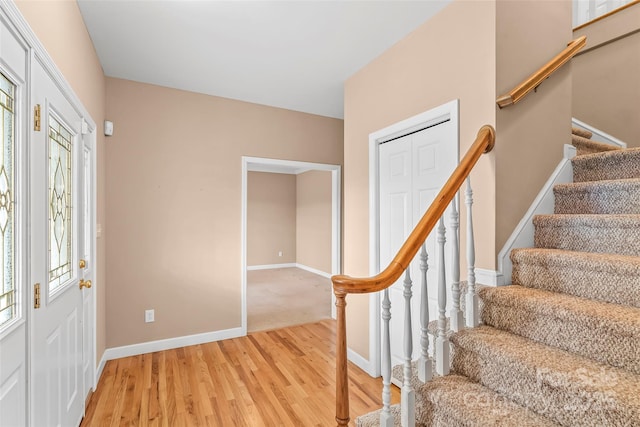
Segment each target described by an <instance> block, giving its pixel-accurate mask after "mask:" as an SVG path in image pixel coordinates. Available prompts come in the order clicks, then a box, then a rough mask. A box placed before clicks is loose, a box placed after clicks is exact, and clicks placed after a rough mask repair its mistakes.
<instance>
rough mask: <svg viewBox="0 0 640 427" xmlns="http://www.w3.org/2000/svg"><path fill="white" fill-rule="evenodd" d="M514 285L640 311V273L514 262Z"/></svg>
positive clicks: (580, 266) (579, 266) (574, 265)
mask: <svg viewBox="0 0 640 427" xmlns="http://www.w3.org/2000/svg"><path fill="white" fill-rule="evenodd" d="M512 280H513V284H516V285H522V286H526V287H529V288H536V289H543V290H546V291H550V292H560V293H563V294H568V295H575V296H578V297H583V298H590V299H595V300H598V301H604V302H610V303H614V304H625V305H630V306H632V307H639V308H640V272H639V274H637V275H621V274H615V273H611V272H607V271H596V270H592V269H589V268H587V267H586V266H582V265H576V264H573V265H569V266H566V267H560V266H548V265H538V264H528V263H520V262H514V263H513V274H512Z"/></svg>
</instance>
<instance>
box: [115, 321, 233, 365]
mask: <svg viewBox="0 0 640 427" xmlns="http://www.w3.org/2000/svg"><path fill="white" fill-rule="evenodd" d="M242 332H243V331H242V328H232V329H224V330H222V331H214V332H205V333H202V334H194V335H186V336H182V337H176V338H168V339H165V340H157V341H148V342H143V343H140V344H132V345H125V346H122V347H113V348H108V349H107V350H106V351H105V352H104V356H103V359H105V360H113V359H120V358H122V357H129V356H137V355H139V354H146V353H153V352H156V351H163V350H171V349H174V348H180V347H187V346H190V345H197V344H204V343H208V342H214V341H221V340H226V339H230V338H237V337H240V336H243V335H245V334H243V333H242Z"/></svg>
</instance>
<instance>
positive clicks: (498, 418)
mask: <svg viewBox="0 0 640 427" xmlns="http://www.w3.org/2000/svg"><path fill="white" fill-rule="evenodd" d="M416 402H421V403H422V404H421V406H420V407H418V406H416V425H417V426H429V427H432V426H433V427H436V426H439V427H458V426H459V427H484V426H505V427H506V426H513V425H514V424H513V423H514V420H517V423H518V426H519V427H546V426H548V427H551V426H558V424H557V423H555V422H553V421H552V420H549V419H548V418H545V417H543V416H541V415H538V414H536V413H535V412H533V411H531V410H529V409H527V408H525V407H523V406H520V405H518V404H516V403H514V402H512V401H510V400H509V399H507V398H505V397H504V396H502V395H500V394H498V393H496V392H495V391H493V390H491V389H489V388H487V387H484V386H483V385H481V384H478V383H476V382H473V381H471V380H469V379H468V378H466V377H463V376H460V375H447V376H445V377H438V378H434V379H433V380H432V381H430V382H428V383H426V384H421V385H420V387H419V388H417V389H416ZM394 406H395V407H392V408H391V412H392V414H393V415H394V426H400V405H397V406H396V405H394ZM380 412H381V411H375V412H371V413H369V414H367V415H365V416H362V417H358V418H357V420H356V425H357V426H358V427H374V426H379V425H380Z"/></svg>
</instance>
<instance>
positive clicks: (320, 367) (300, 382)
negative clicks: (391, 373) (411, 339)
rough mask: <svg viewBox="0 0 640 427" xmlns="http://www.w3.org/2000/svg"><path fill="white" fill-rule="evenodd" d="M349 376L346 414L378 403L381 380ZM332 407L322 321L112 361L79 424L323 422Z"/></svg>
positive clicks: (163, 426) (169, 426)
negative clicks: (349, 407) (348, 404)
mask: <svg viewBox="0 0 640 427" xmlns="http://www.w3.org/2000/svg"><path fill="white" fill-rule="evenodd" d="M349 381H350V391H351V418H352V420H353V419H355V417H356V416H358V415H361V414H364V413H367V412H369V411H372V410H375V409H378V408H379V407H380V406H381V397H380V395H381V388H382V381H381V379H380V378H375V379H374V378H371V377H369V376H368V375H367V374H366V373H365V372H363V371H362V370H360V369H359V368H357V367H356V366H354V365H353V364H350V365H349ZM392 401H393V402H394V403H395V402H398V401H399V391H398V389H396V388H395V387H393V390H392ZM334 405H335V322H334V321H333V320H323V321H321V322H316V323H311V324H306V325H300V326H292V327H288V328H284V329H278V330H272V331H266V332H256V333H253V334H251V335H249V336H246V337H241V338H234V339H231V340H225V341H218V342H212V343H206V344H201V345H196V346H190V347H184V348H179V349H173V350H167V351H161V352H156V353H151V354H143V355H139V356H132V357H127V358H122V359H117V360H111V361H109V362H107V364H106V365H105V368H104V372H103V374H102V377H101V378H100V382H99V383H98V387H97V388H96V391H95V392H94V393H93V395H92V396H91V400H90V401H89V404H88V407H87V411H86V416H85V418H84V420H83V421H82V424H81V427H92V426H99V427H102V426H144V427H147V426H149V427H180V426H185V427H191V426H211V427H230V426H246V427H261V426H265V427H266V426H268V427H271V426H286V427H289V426H292V427H299V426H305V427H306V426H323V427H324V426H332V425H335V420H334V416H335V415H334ZM351 425H354V424H353V421H352V423H351Z"/></svg>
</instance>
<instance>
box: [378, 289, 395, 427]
mask: <svg viewBox="0 0 640 427" xmlns="http://www.w3.org/2000/svg"><path fill="white" fill-rule="evenodd" d="M389 320H391V300H390V299H389V289H385V290H384V297H383V299H382V366H381V368H382V412H381V413H380V427H393V415H392V414H391V341H390V339H389Z"/></svg>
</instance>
